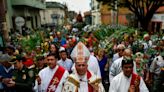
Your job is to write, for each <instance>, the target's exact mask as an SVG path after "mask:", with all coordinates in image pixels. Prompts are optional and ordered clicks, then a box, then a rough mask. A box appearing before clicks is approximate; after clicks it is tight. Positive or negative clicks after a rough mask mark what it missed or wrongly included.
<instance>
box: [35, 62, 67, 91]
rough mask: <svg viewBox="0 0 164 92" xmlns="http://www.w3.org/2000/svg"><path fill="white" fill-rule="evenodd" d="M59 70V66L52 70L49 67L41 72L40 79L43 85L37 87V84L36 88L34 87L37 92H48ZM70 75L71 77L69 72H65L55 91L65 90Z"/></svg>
mask: <svg viewBox="0 0 164 92" xmlns="http://www.w3.org/2000/svg"><path fill="white" fill-rule="evenodd" d="M58 68H59V66H58V65H57V66H56V67H55V68H54V69H50V68H49V67H46V68H44V69H42V70H41V71H40V72H39V77H40V78H41V84H40V85H37V82H36V84H35V87H34V89H35V91H36V92H47V88H48V85H49V83H50V81H51V79H52V77H53V75H54V74H55V72H56V71H57V69H58ZM68 75H69V73H68V71H67V70H65V72H64V74H63V76H62V78H61V80H60V82H59V84H58V87H57V88H56V89H55V92H61V90H62V88H63V84H64V82H65V81H66V78H67V76H68Z"/></svg>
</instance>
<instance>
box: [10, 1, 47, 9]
mask: <svg viewBox="0 0 164 92" xmlns="http://www.w3.org/2000/svg"><path fill="white" fill-rule="evenodd" d="M11 3H12V5H13V6H29V7H33V8H38V9H45V8H46V4H45V3H44V0H11Z"/></svg>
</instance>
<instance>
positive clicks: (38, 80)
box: [36, 76, 41, 85]
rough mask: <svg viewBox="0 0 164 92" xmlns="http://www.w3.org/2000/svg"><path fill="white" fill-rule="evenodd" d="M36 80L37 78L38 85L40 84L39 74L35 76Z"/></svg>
mask: <svg viewBox="0 0 164 92" xmlns="http://www.w3.org/2000/svg"><path fill="white" fill-rule="evenodd" d="M36 80H37V82H38V85H40V84H41V78H40V77H39V76H37V77H36Z"/></svg>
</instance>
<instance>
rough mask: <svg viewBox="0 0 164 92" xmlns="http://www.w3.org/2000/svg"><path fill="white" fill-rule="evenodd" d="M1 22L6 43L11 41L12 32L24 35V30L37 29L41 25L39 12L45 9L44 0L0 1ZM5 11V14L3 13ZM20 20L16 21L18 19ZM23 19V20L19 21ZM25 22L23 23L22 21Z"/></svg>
mask: <svg viewBox="0 0 164 92" xmlns="http://www.w3.org/2000/svg"><path fill="white" fill-rule="evenodd" d="M0 1H1V2H2V3H1V2H0V4H1V5H0V8H1V11H2V12H1V14H0V17H1V16H2V17H1V19H0V20H3V21H1V22H0V23H1V25H3V28H2V29H3V31H2V32H3V33H2V35H3V36H4V39H5V41H9V39H10V38H9V37H10V36H9V35H10V34H12V32H15V31H17V32H19V33H20V34H22V30H23V29H22V28H23V27H26V28H28V29H36V28H38V27H40V25H41V22H40V21H41V19H40V15H39V11H40V10H42V9H45V8H46V7H45V1H44V0H0ZM3 11H4V12H3ZM17 18H18V20H17V21H16V19H17ZM20 18H21V20H19V19H20ZM22 20H23V21H22Z"/></svg>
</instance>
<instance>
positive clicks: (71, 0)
mask: <svg viewBox="0 0 164 92" xmlns="http://www.w3.org/2000/svg"><path fill="white" fill-rule="evenodd" d="M46 1H56V2H60V3H62V4H64V3H66V4H67V6H68V9H69V10H73V11H76V12H77V13H78V12H79V11H80V12H81V13H84V12H85V11H89V10H90V2H91V0H46Z"/></svg>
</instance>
